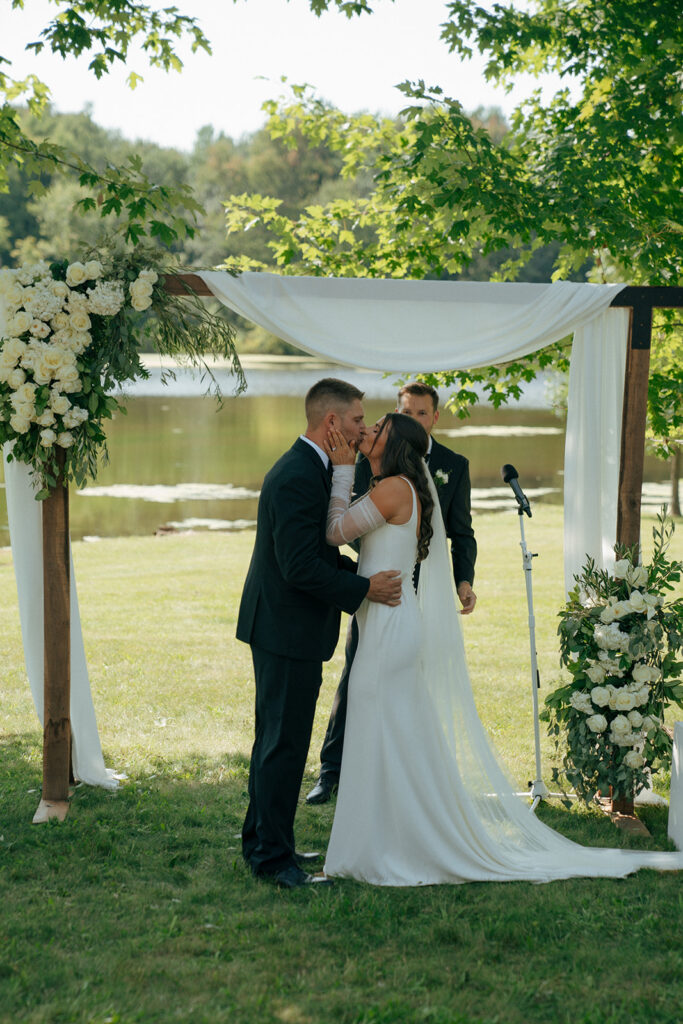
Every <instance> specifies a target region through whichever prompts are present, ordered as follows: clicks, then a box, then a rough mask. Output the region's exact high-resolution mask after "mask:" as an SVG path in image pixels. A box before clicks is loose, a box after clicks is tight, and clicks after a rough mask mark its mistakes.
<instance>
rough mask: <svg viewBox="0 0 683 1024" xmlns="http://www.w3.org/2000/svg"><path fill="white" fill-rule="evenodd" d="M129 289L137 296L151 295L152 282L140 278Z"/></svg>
mask: <svg viewBox="0 0 683 1024" xmlns="http://www.w3.org/2000/svg"><path fill="white" fill-rule="evenodd" d="M129 288H130V291H131V292H137V293H138V294H139V295H151V294H152V290H153V289H152V282H151V281H149V280H148V279H146V278H144V277H142V276H140V277H138V279H137V281H133V282H132V284H130V285H129Z"/></svg>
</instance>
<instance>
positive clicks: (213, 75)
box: [0, 0, 559, 149]
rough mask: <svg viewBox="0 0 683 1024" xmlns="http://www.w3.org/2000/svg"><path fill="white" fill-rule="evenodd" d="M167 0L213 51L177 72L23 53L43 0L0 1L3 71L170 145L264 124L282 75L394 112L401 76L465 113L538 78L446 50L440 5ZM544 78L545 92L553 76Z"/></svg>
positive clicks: (102, 119) (39, 22) (43, 12)
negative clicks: (107, 68) (138, 78)
mask: <svg viewBox="0 0 683 1024" xmlns="http://www.w3.org/2000/svg"><path fill="white" fill-rule="evenodd" d="M175 2H176V5H177V6H178V7H179V8H180V10H181V12H182V13H185V14H190V15H192V16H193V17H196V18H198V19H199V21H200V23H201V26H202V29H203V30H204V32H205V34H206V35H207V36H208V38H209V40H210V41H211V44H212V47H213V55H212V56H211V57H208V56H206V55H205V54H204V53H197V54H192V53H191V52H190V51H189V47H188V48H183V49H181V50H180V51H179V52H180V54H181V56H182V59H183V60H184V63H185V68H184V70H183V72H182V73H181V74H177V73H174V72H170V73H168V74H166V73H164V72H162V71H156V70H152V69H150V68H147V67H146V65H145V58H144V55H142V54H136V55H135V56H134V57H133V59H131V60H130V61H129V65H128V68H126V69H124V68H123V67H122V68H121V70H115V71H113V72H112V73H110V74H109V75H107V76H106V77H105V78H103V79H100V81H99V82H98V81H97V80H96V79H95V77H94V76H93V75H92V74H91V73H90V72H88V71H87V64H88V60H87V59H85V58H80V59H79V60H78V61H76V60H74V59H72V58H71V59H69V60H67V61H63V60H62V59H61V58H59V57H56V56H53V55H52V54H51V53H47V52H46V51H43V53H42V54H41V55H39V56H37V57H36V56H35V55H34V54H33V53H32V52H30V53H26V52H24V47H25V46H26V44H27V43H29V42H33V41H35V40H36V39H37V38H38V35H39V33H40V31H41V29H42V28H44V27H45V25H46V24H47V23H48V21H49V20H50V17H51V16H53V15H54V13H55V12H56V11H57V7H56V6H55V4H54V3H49V2H48V0H28V3H27V4H26V9H25V10H24V11H12V10H11V4H10V0H0V54H2V56H4V57H6V58H8V59H9V60H11V61H12V66H11V68H9V69H7V70H8V71H9V73H10V74H11V75H12V76H13V77H15V78H23V77H24V76H25V75H27V74H31V73H33V74H36V75H38V77H39V78H41V79H42V80H43V81H45V82H47V84H48V85H49V86H50V89H51V92H52V100H53V103H54V106H55V107H56V109H57V110H59V111H63V112H72V111H79V110H82V109H83V107H84V105H85V104H86V103H90V104H92V108H93V117H94V119H95V121H96V122H97V123H98V124H101V125H103V126H104V127H107V128H117V129H119V130H120V131H121V132H122V133H123V134H124V135H125V136H126V137H128V138H132V139H136V138H144V139H149V140H152V141H154V142H158V143H159V144H161V145H168V146H175V147H177V148H180V149H190V148H191V147H192V145H193V142H194V140H195V137H196V133H197V131H198V129H199V128H201V127H202V126H203V125H206V124H211V125H213V127H214V129H215V130H216V132H224V133H225V134H226V135H230V136H232V137H233V138H239V137H240V136H241V135H243V134H245V133H248V132H252V131H255V130H256V129H257V128H259V127H260V126H261V125H262V124H263V121H264V115H263V114H262V112H261V109H260V108H261V104H262V103H263V102H264V101H265V100H266V99H270V98H273V97H276V96H278V95H280V94H281V93H282V92H283V91H284V87H283V86H282V85H281V82H280V79H281V76H286V77H287V78H288V80H289V81H290V82H292V83H295V84H302V83H304V82H306V83H309V84H311V85H313V86H314V87H315V89H316V91H317V93H318V94H319V95H320V96H322V97H324V98H325V99H327V100H330V101H331V102H332V103H334V104H335V105H336V106H338V107H340V108H341V109H342V110H344V111H346V112H348V113H352V112H355V111H358V110H370V111H373V112H375V111H381V112H382V113H387V114H395V113H396V112H398V111H399V110H400V109H401V108H402V107H403V106H405V105H406V102H407V101H406V99H405V97H404V96H403V94H402V93H400V92H398V90H397V89H396V88H395V86H396V85H397V84H398V83H399V82H401V81H404V80H405V79H411V80H417V79H419V78H423V79H424V80H425V82H426V83H427V84H428V85H436V84H438V85H440V86H441V87H442V88H443V89H444V91H445V92H447V93H448V94H450V95H452V96H454V97H456V98H457V99H458V100H460V102H461V103H462V104H463V105H464V106H465V108H466V109H467V110H472V109H474V108H476V107H478V106H499V107H501V108H502V109H503V111H505V112H506V113H509V112H510V111H511V110H512V108H513V107H514V106H516V105H517V103H518V102H519V101H520V99H522V98H523V97H524V96H526V95H528V94H529V93H530V92H531V91H532V89H533V88H535V87H536V86H537V85H538V83H537V82H536V81H535V80H534V79H532V78H530V77H527V78H524V79H520V80H519V82H518V83H517V84H516V86H515V89H514V91H513V92H512V93H509V94H506V93H505V92H504V90H502V89H495V88H494V87H493V86H492V85H490V84H488V83H487V82H486V81H485V80H484V76H483V65H484V62H483V60H482V59H481V58H477V59H474V60H472V61H469V62H462V61H460V60H458V59H457V58H456V57H455V56H453V55H452V54H449V53H448V51H447V49H446V46H445V44H444V43H442V42H441V40H440V38H439V36H440V27H439V26H440V24H441V23H442V22H443V21H445V20H446V13H447V8H446V2H445V0H395V2H394V3H391V2H389V0H375V12H374V13H373V14H372V15H362V16H361V17H360V18H355V17H354V18H352V19H347V18H346V17H345V16H344V15H342V14H340V13H339V12H338V11H337V10H336V8H335V10H334V11H328V12H327V13H325V14H323V15H322V16H321V17H320V18H316V17H315V16H314V15H313V14H312V13H311V11H310V8H309V6H308V3H307V2H306V0H289V2H286V0H237V2H233V0H192V3H190V2H189V0H188V2H185V0H175ZM520 2H521V0H520ZM154 6H159V7H161V6H162V4H161V3H159V4H158V5H154ZM131 69H133V70H135V71H137V72H139V73H140V74H142V75H144V79H145V80H144V82H143V83H142V84H141V85H139V86H138V88H137V89H136V90H135V91H134V92H131V91H130V89H128V87H127V86H126V84H125V82H126V77H127V74H128V71H129V70H131ZM542 82H543V84H544V90H545V89H548V88H550V89H551V90H552V91H554V90H555V88H557V86H558V84H559V79H557V78H550V77H547V78H544V79H543V80H542Z"/></svg>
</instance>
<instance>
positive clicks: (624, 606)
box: [613, 601, 633, 619]
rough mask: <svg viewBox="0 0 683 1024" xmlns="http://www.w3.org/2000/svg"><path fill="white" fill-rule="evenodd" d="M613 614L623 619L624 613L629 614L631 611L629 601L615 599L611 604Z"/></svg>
mask: <svg viewBox="0 0 683 1024" xmlns="http://www.w3.org/2000/svg"><path fill="white" fill-rule="evenodd" d="M613 611H614V615H615V617H616V618H617V619H623V618H624V616H625V615H630V614H631V612H632V611H633V608H632V607H631V602H630V601H617V603H616V604H615V605H614V606H613Z"/></svg>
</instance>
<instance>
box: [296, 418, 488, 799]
mask: <svg viewBox="0 0 683 1024" xmlns="http://www.w3.org/2000/svg"><path fill="white" fill-rule="evenodd" d="M425 461H426V462H427V465H428V466H429V471H430V473H431V474H432V478H433V479H434V483H435V486H436V492H437V495H438V497H439V504H440V506H441V514H442V515H443V520H444V525H445V527H446V535H447V536H448V538H449V539H450V542H451V558H452V561H453V579H454V580H455V585H456V587H457V586H458V585H459V584H460V583H463V582H467V583H469V584H470V585H472V584H473V583H474V563H475V561H476V558H477V542H476V540H475V537H474V530H473V529H472V515H471V506H470V470H469V462H468V460H467V459H466V458H465V457H464V456H463V455H458V454H457V453H456V452H453V451H451V450H450V448H446V446H445V445H443V444H439V442H438V441H435V440H434V438H433V437H432V438H431V448H430V451H429V454H428V455H427V458H426V460H425ZM371 479H372V470H371V469H370V463H369V462H368V460H367V459H366V458H365V457H364V456H360V457H359V459H358V462H357V463H356V473H355V477H354V484H353V491H354V496H355V497H359V496H360V495H362V494H365V493H366V491H367V490H368V488H369V486H370V481H371ZM419 571H420V567H419V565H418V566H417V567H416V569H415V575H414V582H415V585H416V586H417V580H418V577H419ZM357 647H358V627H357V626H356V620H355V618H354V619H352V620H351V622H350V623H349V630H348V633H347V637H346V662H345V664H344V670H343V672H342V675H341V678H340V680H339V686H338V687H337V692H336V694H335V697H334V702H333V704H332V712H331V714H330V720H329V722H328V726H327V732H326V733H325V739H324V741H323V745H322V748H321V751H320V761H321V769H320V778H321V780H322V781H323V783H325V781H327V782H328V784H329V782H332V783H333V784H336V782H337V781H338V779H339V773H340V771H341V760H342V751H343V749H344V729H345V726H346V704H347V695H348V685H349V675H350V674H351V668H352V665H353V659H354V656H355V653H356V648H357ZM319 785H320V783H319V784H318V786H319ZM316 788H318V787H316ZM313 792H315V790H314V791H313ZM312 795H313V794H310V795H309V796H312ZM312 802H314V803H315V802H317V801H316V800H315V799H314V800H313V801H312Z"/></svg>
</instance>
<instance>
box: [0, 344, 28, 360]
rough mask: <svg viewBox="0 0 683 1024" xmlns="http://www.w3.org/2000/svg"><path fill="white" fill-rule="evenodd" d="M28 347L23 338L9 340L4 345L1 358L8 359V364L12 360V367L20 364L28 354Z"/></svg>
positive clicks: (0, 354)
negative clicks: (25, 354)
mask: <svg viewBox="0 0 683 1024" xmlns="http://www.w3.org/2000/svg"><path fill="white" fill-rule="evenodd" d="M27 348H28V346H27V344H26V342H25V341H22V340H21V338H7V339H6V340H5V341H4V342H3V344H2V351H0V358H6V359H7V361H8V363H9V362H10V360H11V363H12V366H14V365H15V364H16V363H18V362H19V360H20V359H21V357H22V356H23V355H24V353H25V352H26V350H27Z"/></svg>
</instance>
